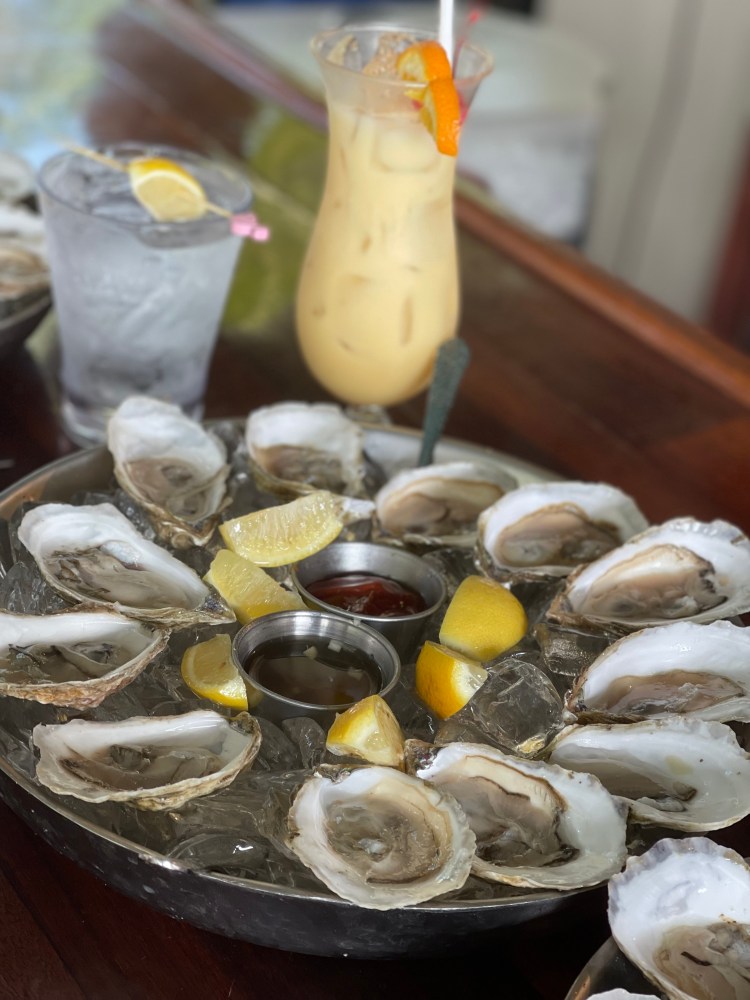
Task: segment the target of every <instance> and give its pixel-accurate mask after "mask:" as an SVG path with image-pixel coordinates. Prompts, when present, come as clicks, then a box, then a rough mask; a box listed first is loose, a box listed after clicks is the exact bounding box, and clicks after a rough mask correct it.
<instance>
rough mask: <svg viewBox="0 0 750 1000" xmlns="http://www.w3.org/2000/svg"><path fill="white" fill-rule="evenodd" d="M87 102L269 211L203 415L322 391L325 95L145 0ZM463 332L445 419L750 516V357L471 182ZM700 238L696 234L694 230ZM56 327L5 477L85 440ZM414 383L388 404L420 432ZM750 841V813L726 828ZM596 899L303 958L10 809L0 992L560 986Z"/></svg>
mask: <svg viewBox="0 0 750 1000" xmlns="http://www.w3.org/2000/svg"><path fill="white" fill-rule="evenodd" d="M91 41H92V49H93V51H94V52H95V54H96V58H97V65H98V70H97V78H96V81H95V86H93V87H92V88H90V90H89V92H87V94H86V95H85V101H84V102H82V103H81V106H80V114H81V116H82V117H81V120H82V121H83V122H84V123H85V126H86V130H87V132H88V135H89V138H90V141H91V142H92V143H105V142H109V141H114V140H118V139H135V140H149V141H162V142H163V141H166V142H171V143H173V144H177V145H182V146H189V147H192V148H195V149H198V150H202V151H205V152H208V153H210V154H212V155H223V156H227V157H229V158H231V159H232V160H234V161H236V162H240V161H242V162H244V163H245V164H246V166H247V168H248V169H249V171H250V173H251V177H252V179H253V181H254V184H255V190H256V194H257V201H256V209H257V211H258V213H259V214H260V215H261V217H262V218H263V219H264V220H265V221H267V222H269V223H270V225H271V226H272V228H273V239H272V241H271V243H269V244H268V245H267V246H248V247H247V248H246V251H245V252H244V253H243V258H242V261H241V264H240V270H239V272H238V278H237V281H236V282H235V287H234V291H233V294H232V298H231V301H230V304H229V308H228V311H227V317H226V322H225V328H224V330H223V332H222V336H221V339H220V341H219V344H218V347H217V350H216V354H215V359H214V364H213V368H212V373H211V379H210V385H209V390H208V395H207V400H206V412H207V415H208V416H225V415H242V414H244V413H246V412H248V411H249V410H250V409H252V408H254V407H257V406H259V405H262V404H265V403H268V402H272V401H275V400H279V399H285V398H286V399H289V398H297V399H309V400H312V399H322V398H325V396H324V394H323V392H322V390H320V389H319V388H318V387H317V386H316V384H315V383H314V382H313V381H312V379H311V378H310V377H309V376H308V375H307V373H306V372H305V370H304V369H303V367H302V364H301V361H300V359H299V357H298V355H297V352H296V348H295V346H294V339H293V330H292V321H291V304H292V297H293V294H294V286H295V282H296V275H297V270H298V267H299V262H300V257H301V254H302V251H303V249H304V245H305V240H306V238H307V235H308V233H309V231H310V225H311V222H312V218H313V214H314V210H315V205H316V199H317V197H318V194H319V191H320V184H321V181H322V176H323V170H324V160H325V142H324V138H323V135H322V132H321V128H322V126H323V123H324V117H323V113H322V109H321V107H320V105H319V104H318V103H317V102H316V101H315V100H313V99H311V98H309V97H307V96H305V95H303V94H301V93H299V92H298V91H297V90H296V89H295V87H294V86H293V85H291V84H290V83H288V82H287V81H285V80H283V79H282V78H280V77H279V76H278V75H277V74H276V73H275V72H274V71H272V70H270V69H269V68H267V67H265V66H264V65H263V63H262V60H260V59H259V58H257V56H256V55H254V54H253V53H251V52H250V51H249V50H247V49H246V48H242V47H241V46H239V45H238V43H236V42H235V41H234V40H232V39H230V38H227V37H224V36H222V35H221V34H219V33H218V32H216V31H214V30H213V29H212V28H211V27H210V26H209V25H208V24H207V23H206V22H205V21H203V20H202V19H201V18H200V17H198V16H197V15H195V14H194V13H192V12H191V11H188V10H184V9H182V8H181V7H179V6H176V5H174V4H173V3H172V2H171V0H161V2H159V0H152V2H150V3H145V2H143V3H140V4H138V3H136V4H133V5H131V7H130V8H129V10H128V11H127V12H118V13H115V14H113V15H110V16H108V18H107V19H106V20H105V21H103V22H102V24H101V25H100V26H99V28H98V30H97V31H96V32H95V33H94V34H93V35H92V40H91ZM457 214H458V218H459V222H460V251H461V261H462V269H463V319H462V326H461V335H462V336H463V337H464V338H465V340H466V341H467V343H468V344H469V346H470V348H471V351H472V363H471V365H470V367H469V370H468V372H467V374H466V376H465V379H464V382H463V384H462V387H461V392H460V397H459V400H458V403H457V405H456V407H455V409H454V411H453V413H452V416H451V418H450V422H449V425H448V433H450V434H451V435H454V436H456V437H460V438H464V439H467V440H470V441H474V442H477V443H481V444H485V445H489V446H492V447H494V448H497V449H500V450H502V451H506V452H510V453H513V454H514V455H517V456H519V457H521V458H523V459H527V460H530V461H532V462H535V463H538V464H540V465H542V466H545V467H546V468H548V469H551V470H553V471H555V472H557V473H560V474H562V475H563V476H567V477H571V478H581V479H589V480H603V481H606V482H610V483H613V484H615V485H617V486H620V487H622V488H623V489H625V490H627V491H628V492H630V493H631V494H632V495H633V496H634V497H636V498H637V500H638V502H639V504H640V505H641V507H642V509H643V510H644V512H645V514H646V515H647V516H648V517H649V518H650V519H651V520H652V521H655V522H656V521H660V520H663V519H666V518H668V517H671V516H674V515H679V514H693V515H696V516H698V517H700V518H704V519H710V518H715V517H723V518H726V519H728V520H731V521H733V522H734V523H736V524H738V525H740V526H742V527H743V528H745V529H750V503H748V490H749V489H750V361H748V359H747V358H746V357H745V356H743V355H740V354H738V353H735V352H734V351H733V350H732V348H731V347H728V346H727V345H726V344H723V343H721V342H719V341H717V340H715V339H714V338H712V337H711V336H710V335H708V334H707V333H705V332H704V331H701V330H698V329H696V328H694V327H692V326H691V325H690V324H688V323H686V322H684V321H682V320H680V319H678V318H677V317H675V316H673V315H671V314H669V313H667V312H666V311H665V310H662V309H661V308H659V307H658V306H656V305H655V304H654V303H652V302H650V301H648V300H645V299H643V298H642V297H640V296H638V295H636V294H635V293H633V292H632V291H631V290H629V289H627V288H625V287H623V286H622V285H620V284H618V283H617V282H615V281H614V280H612V279H610V278H608V277H607V276H605V275H603V274H602V273H600V272H598V271H597V270H596V269H594V268H593V267H591V266H590V265H588V264H587V263H586V262H585V261H584V260H583V259H582V258H581V257H579V256H578V255H577V254H576V253H574V252H572V251H568V250H566V249H564V248H562V247H559V246H556V245H554V244H552V243H548V242H547V241H545V240H543V239H540V238H539V237H535V236H534V235H532V234H530V233H528V232H526V231H524V230H523V229H522V228H521V227H519V226H517V225H516V224H514V223H512V222H510V221H509V220H507V219H504V218H503V217H502V216H501V215H499V214H496V213H492V212H489V211H488V210H487V209H486V208H485V207H483V206H482V205H481V204H480V203H479V202H478V201H476V200H474V199H472V198H470V197H468V196H461V197H459V198H458V200H457ZM696 238H699V234H697V235H696ZM54 371H55V343H54V336H53V335H51V334H50V332H49V331H47V332H46V333H45V332H44V331H40V332H39V333H38V334H35V335H34V337H32V338H31V340H30V341H29V347H28V349H24V350H21V351H20V352H18V353H16V354H14V355H13V356H12V357H10V358H6V359H4V360H3V361H2V364H1V365H0V486H2V487H5V486H8V485H10V484H11V483H13V482H14V481H15V480H17V479H18V478H19V477H20V476H22V475H24V474H26V473H28V472H31V471H32V470H34V469H36V468H38V467H39V466H40V465H42V464H44V463H45V462H47V461H49V460H51V459H52V458H55V457H56V456H59V455H62V454H65V453H67V452H69V451H71V450H72V449H73V446H72V445H71V444H70V442H68V441H67V440H66V439H65V436H64V435H63V433H62V432H61V431H60V429H59V426H58V423H57V419H56V410H55V406H56V398H55V387H54ZM423 405H424V399H423V398H420V399H417V400H415V401H413V402H412V403H409V404H406V405H404V406H402V407H400V408H398V409H397V410H394V412H393V416H394V419H395V421H396V422H398V423H403V424H407V425H411V426H419V424H420V421H421V417H422V410H423ZM715 837H716V839H718V840H719V841H721V842H724V843H728V844H732V846H736V847H737V848H738V849H740V850H743V851H744V853H745V854H750V831H748V827H747V824H741V825H739V826H738V827H735V828H733V829H732V830H731V831H720V832H719V833H717V834H716V835H715ZM605 902H606V897H605V895H604V893H602V892H592V893H587V894H586V896H585V898H584V899H583V902H582V903H581V905H580V906H578V907H577V908H576V909H575V910H574V911H572V912H571V913H568V914H565V915H563V916H561V917H560V918H558V919H557V920H556V919H555V918H554V917H551V918H548V919H546V920H544V921H537V922H534V923H531V924H528V925H525V926H523V927H521V928H519V929H517V930H515V931H508V932H507V933H505V932H504V933H502V934H498V936H497V941H496V942H494V943H493V945H492V947H491V948H484V949H483V950H480V951H479V952H478V953H477V954H474V955H472V956H466V957H461V958H452V957H444V956H440V957H436V958H434V959H430V960H428V959H423V960H408V961H407V960H404V961H389V962H366V961H357V960H345V959H334V958H319V957H311V956H304V955H297V954H292V953H286V952H281V951H275V950H272V949H266V948H261V947H258V946H254V945H251V944H247V943H244V942H240V941H233V940H229V939H227V938H223V937H220V936H217V935H214V934H211V933H208V932H205V931H199V930H196V929H195V928H193V927H191V926H189V925H187V924H184V923H180V922H178V921H176V920H173V919H171V918H169V917H166V916H163V915H161V914H160V913H158V912H156V911H155V910H152V909H150V908H149V907H147V906H145V905H143V904H141V903H138V902H135V901H132V900H130V899H128V898H126V897H124V896H122V895H120V894H119V893H117V892H115V891H114V890H112V889H110V888H108V887H107V886H106V885H105V884H104V882H103V881H101V880H99V879H98V878H96V877H95V876H93V875H91V874H89V873H88V872H86V871H84V870H83V869H81V868H79V867H78V866H77V865H76V864H74V863H72V862H70V861H68V860H65V859H63V858H62V857H60V856H58V855H57V854H56V853H55V852H53V851H52V850H51V849H50V848H49V847H48V846H47V845H46V844H45V843H44V842H43V841H42V840H41V839H40V838H38V837H36V836H34V835H32V834H31V833H30V832H29V831H28V830H27V828H26V827H25V826H24V825H23V823H22V822H21V821H19V820H18V819H17V818H16V817H15V816H14V815H13V814H12V813H11V812H10V811H9V810H8V809H7V808H6V807H4V806H3V807H0V916H1V919H0V996H2V997H3V998H8V1000H11V998H13V1000H15V998H24V1000H47V998H49V1000H68V998H70V1000H81V998H86V1000H121V998H122V1000H125V998H128V1000H140V998H148V1000H172V998H175V1000H177V998H182V997H185V998H187V997H191V998H198V1000H202V998H231V1000H250V998H252V1000H257V998H266V997H272V996H273V997H276V996H290V997H303V996H304V997H306V998H311V997H342V998H344V997H347V998H349V997H376V996H380V995H382V994H385V995H389V996H394V997H404V998H407V997H409V998H415V1000H416V998H420V997H425V998H426V997H448V996H452V995H454V994H456V993H459V992H462V991H466V990H467V989H472V988H473V989H474V990H475V991H476V993H480V992H481V991H484V990H487V989H488V988H490V987H489V986H488V985H487V984H488V982H491V983H493V984H494V985H493V986H492V987H491V989H492V992H493V993H495V992H497V991H498V990H501V991H502V995H503V996H506V997H512V998H513V1000H527V998H528V1000H532V998H536V1000H538V998H543V1000H562V998H563V997H564V996H565V994H566V991H567V990H568V988H569V987H570V985H571V984H572V982H573V980H574V979H575V977H576V975H577V973H578V971H579V970H580V968H581V967H582V965H583V964H584V963H585V962H586V960H587V959H588V958H589V956H590V955H591V954H592V953H593V951H594V950H595V949H596V948H597V947H598V946H599V945H600V944H601V943H602V941H604V940H605V938H606V936H607V933H608V932H607V925H606V919H605Z"/></svg>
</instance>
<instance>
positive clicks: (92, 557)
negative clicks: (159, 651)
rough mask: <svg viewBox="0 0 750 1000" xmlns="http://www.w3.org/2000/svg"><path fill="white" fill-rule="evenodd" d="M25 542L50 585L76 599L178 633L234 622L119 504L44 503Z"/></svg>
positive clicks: (30, 520) (27, 520) (24, 525)
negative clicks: (189, 626)
mask: <svg viewBox="0 0 750 1000" xmlns="http://www.w3.org/2000/svg"><path fill="white" fill-rule="evenodd" d="M18 537H19V538H20V540H21V542H23V544H24V545H25V546H26V548H27V549H28V550H29V552H30V553H31V555H32V556H33V557H34V559H35V560H36V563H37V565H38V566H39V569H40V570H41V572H42V574H43V576H44V577H45V579H46V580H47V581H48V582H49V583H50V584H51V585H52V586H53V587H54V588H55V589H56V590H59V591H60V593H62V594H63V595H64V596H66V597H68V598H72V599H73V600H75V601H83V602H85V603H89V604H100V605H106V606H109V607H112V608H114V609H115V611H119V612H121V613H122V614H125V615H128V616H129V617H131V618H139V619H142V620H143V621H147V622H154V623H158V624H161V625H166V626H170V627H172V628H184V627H185V626H188V625H199V624H214V625H219V624H221V623H222V622H231V621H234V615H233V614H232V612H231V611H230V610H229V608H227V607H226V605H224V604H222V603H221V601H219V600H218V598H217V597H216V596H215V595H214V594H212V592H211V591H210V590H209V588H208V587H207V586H206V585H205V584H204V583H203V581H202V580H201V579H200V577H199V576H198V575H197V573H195V572H193V570H192V569H190V567H189V566H186V565H185V563H182V562H180V560H179V559H175V557H174V556H172V555H170V554H169V552H167V551H166V549H163V548H161V547H160V546H159V545H155V544H154V543H153V542H149V541H148V540H147V539H146V538H144V537H143V535H141V534H140V533H139V532H138V531H137V530H136V529H135V528H134V527H133V525H132V524H131V523H130V521H129V520H128V519H127V518H126V517H125V515H124V514H121V513H120V511H119V510H117V508H116V507H114V506H113V505H112V504H108V503H103V504H94V505H89V506H87V505H82V506H79V507H75V506H73V505H72V504H58V503H51V504H42V505H41V506H40V507H34V508H33V509H32V510H30V511H29V512H28V513H27V514H25V515H24V517H23V519H22V521H21V523H20V525H19V528H18Z"/></svg>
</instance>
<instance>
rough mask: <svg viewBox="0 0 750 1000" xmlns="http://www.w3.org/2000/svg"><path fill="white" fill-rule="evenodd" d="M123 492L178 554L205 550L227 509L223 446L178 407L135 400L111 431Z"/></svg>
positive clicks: (109, 438)
mask: <svg viewBox="0 0 750 1000" xmlns="http://www.w3.org/2000/svg"><path fill="white" fill-rule="evenodd" d="M107 445H108V447H109V450H110V452H111V453H112V457H113V459H114V463H115V476H116V477H117V481H118V482H119V484H120V486H122V488H123V489H124V490H126V491H127V492H128V493H129V494H130V495H131V496H132V497H133V498H134V499H135V500H137V502H138V503H139V504H141V505H142V506H143V507H145V508H146V510H147V511H148V512H149V514H150V516H151V519H152V521H153V523H154V526H155V528H156V530H157V532H158V533H159V535H160V536H161V537H163V538H164V539H166V540H167V541H169V542H171V544H172V545H174V546H175V547H177V548H183V547H187V546H189V545H205V544H206V542H207V541H208V540H209V538H210V537H211V535H212V534H213V532H214V528H215V527H216V524H217V523H218V520H219V515H220V513H221V511H222V510H223V509H224V507H226V506H227V504H228V498H227V475H228V473H229V466H228V465H227V452H226V447H225V446H224V443H223V442H222V441H221V440H220V439H219V438H218V437H217V436H216V435H215V434H212V433H211V432H210V431H207V430H205V429H204V428H203V427H202V426H201V425H200V424H199V423H198V422H197V421H195V420H191V419H190V417H188V416H186V415H185V414H184V413H183V412H182V410H181V409H180V408H179V406H173V405H172V404H171V403H164V402H162V401H161V400H159V399H151V398H150V397H148V396H131V397H129V398H128V399H126V400H125V401H124V402H123V403H121V404H120V406H118V408H117V409H116V410H115V412H114V413H113V414H112V416H111V417H110V419H109V422H108V425H107Z"/></svg>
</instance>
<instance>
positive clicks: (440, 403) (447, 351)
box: [417, 339, 470, 465]
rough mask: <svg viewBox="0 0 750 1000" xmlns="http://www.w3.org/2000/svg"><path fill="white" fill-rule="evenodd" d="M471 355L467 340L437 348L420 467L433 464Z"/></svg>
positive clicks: (423, 433) (451, 341)
mask: <svg viewBox="0 0 750 1000" xmlns="http://www.w3.org/2000/svg"><path fill="white" fill-rule="evenodd" d="M469 356H470V352H469V347H468V344H467V343H466V341H464V340H458V339H456V340H446V342H445V343H444V344H441V345H440V347H439V348H438V352H437V357H436V359H435V371H434V373H433V376H432V383H431V384H430V389H429V392H428V393H427V408H426V409H425V415H424V423H423V425H422V448H421V450H420V452H419V461H418V462H417V465H429V464H430V463H431V462H432V456H433V453H434V451H435V445H436V444H437V443H438V440H439V438H440V435H441V434H442V433H443V428H444V427H445V422H446V420H447V419H448V414H449V413H450V411H451V407H452V406H453V400H454V399H455V398H456V392H457V391H458V386H459V384H460V382H461V379H462V377H463V374H464V372H465V371H466V366H467V365H468V363H469Z"/></svg>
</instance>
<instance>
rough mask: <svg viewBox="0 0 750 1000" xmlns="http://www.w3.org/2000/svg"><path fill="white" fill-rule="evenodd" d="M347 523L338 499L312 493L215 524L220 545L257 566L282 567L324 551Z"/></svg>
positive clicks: (326, 492)
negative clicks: (222, 544)
mask: <svg viewBox="0 0 750 1000" xmlns="http://www.w3.org/2000/svg"><path fill="white" fill-rule="evenodd" d="M346 520H347V518H346V516H345V512H344V507H343V504H342V498H341V497H338V496H336V495H335V494H333V493H329V492H328V491H327V490H316V491H315V492H313V493H307V494H305V495H304V496H301V497H298V498H297V499H296V500H292V501H291V502H290V503H285V504H280V505H279V506H278V507H266V508H264V509H263V510H256V511H254V512H253V513H251V514H245V515H243V516H242V517H236V518H234V520H232V521H225V522H224V523H223V524H220V525H219V531H220V533H221V537H222V538H223V539H224V543H225V544H226V545H227V546H228V547H229V548H230V549H232V551H234V552H236V553H237V554H238V555H241V556H244V557H245V559H250V560H252V562H254V563H256V564H257V565H258V566H286V565H288V564H289V563H293V562H297V561H298V560H300V559H305V558H306V557H307V556H311V555H313V553H315V552H319V551H320V550H321V549H323V548H325V546H326V545H328V544H329V543H330V542H332V541H333V540H334V539H335V538H337V537H338V536H339V534H340V533H341V529H342V528H343V527H344V524H345V521H346Z"/></svg>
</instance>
